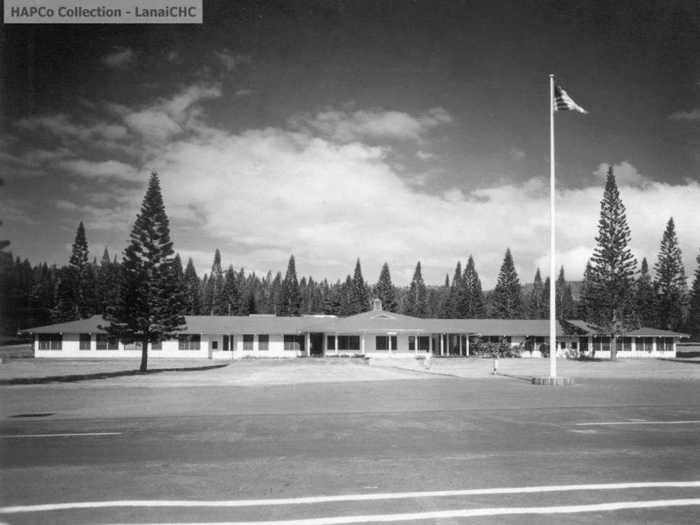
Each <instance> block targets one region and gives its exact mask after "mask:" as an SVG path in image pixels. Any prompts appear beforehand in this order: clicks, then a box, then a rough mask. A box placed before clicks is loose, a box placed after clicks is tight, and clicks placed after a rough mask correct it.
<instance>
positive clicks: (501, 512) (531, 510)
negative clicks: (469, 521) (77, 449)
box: [113, 498, 700, 525]
mask: <svg viewBox="0 0 700 525" xmlns="http://www.w3.org/2000/svg"><path fill="white" fill-rule="evenodd" d="M691 505H700V498H689V499H657V500H650V501H614V502H612V503H594V504H590V505H559V506H554V507H486V508H481V509H456V510H436V511H430V512H411V513H405V514H371V515H365V516H328V517H324V518H305V519H298V520H279V521H227V522H222V521H216V522H191V523H179V522H178V525H345V524H349V523H388V522H392V521H419V520H435V519H447V518H475V517H482V516H513V515H521V514H580V513H582V512H613V511H617V510H626V509H655V508H665V507H687V506H691ZM113 525H137V524H134V523H130V524H113ZM140 525H158V524H156V523H150V524H148V523H142V524H140Z"/></svg>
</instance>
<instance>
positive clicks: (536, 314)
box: [527, 268, 546, 319]
mask: <svg viewBox="0 0 700 525" xmlns="http://www.w3.org/2000/svg"><path fill="white" fill-rule="evenodd" d="M545 311H546V303H545V291H544V283H542V275H540V269H539V268H537V271H535V279H534V282H533V283H532V290H531V291H530V295H529V297H528V301H527V316H528V317H529V318H530V319H545V318H546V313H545Z"/></svg>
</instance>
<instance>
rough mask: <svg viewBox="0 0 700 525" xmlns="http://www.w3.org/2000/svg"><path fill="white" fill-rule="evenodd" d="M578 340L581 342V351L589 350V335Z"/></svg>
mask: <svg viewBox="0 0 700 525" xmlns="http://www.w3.org/2000/svg"><path fill="white" fill-rule="evenodd" d="M578 342H579V343H581V352H588V337H580V338H579V340H578Z"/></svg>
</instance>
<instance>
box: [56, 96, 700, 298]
mask: <svg viewBox="0 0 700 525" xmlns="http://www.w3.org/2000/svg"><path fill="white" fill-rule="evenodd" d="M219 93H220V91H219V90H218V88H217V87H211V86H204V85H202V86H193V87H191V88H188V89H186V90H183V91H182V92H180V93H179V94H177V95H176V96H174V97H172V98H170V99H162V100H158V101H156V102H154V103H153V104H151V105H148V106H146V107H142V108H140V109H133V110H132V109H128V108H126V109H125V108H121V107H120V108H117V109H118V111H117V115H121V117H122V118H124V119H125V121H126V123H127V124H128V126H129V127H130V129H132V130H134V131H138V133H139V134H142V135H143V136H144V137H147V138H148V137H151V138H153V141H152V142H151V143H149V145H148V146H147V148H148V150H149V153H150V157H151V158H152V159H154V160H153V161H152V164H150V165H148V166H147V168H148V170H150V169H155V170H157V171H158V172H159V174H160V177H161V185H162V187H163V195H164V199H165V205H166V209H167V211H168V215H169V216H170V218H171V226H172V228H173V238H174V239H175V240H176V246H175V248H176V249H177V250H178V251H180V252H181V253H183V255H185V256H187V255H188V254H189V255H191V256H192V257H193V258H194V259H195V262H196V263H197V268H198V271H200V273H201V272H202V271H208V267H209V265H210V264H211V256H212V253H213V251H214V248H216V247H219V248H221V249H222V252H223V253H225V254H227V255H226V257H227V261H228V262H230V263H232V264H233V265H234V266H235V267H236V268H240V267H245V268H247V269H249V270H254V271H256V272H257V273H259V274H260V273H264V272H266V270H267V269H272V270H273V271H277V270H284V268H285V266H286V262H287V258H288V256H289V254H290V253H294V254H295V256H296V257H297V264H298V272H299V274H300V275H301V274H303V275H309V274H311V275H313V276H314V277H316V278H324V277H327V278H329V279H330V280H333V281H334V280H335V279H337V278H344V277H345V275H346V274H348V273H350V272H352V269H353V265H354V261H355V259H356V258H357V257H360V258H361V261H362V267H363V271H364V274H365V278H366V279H367V280H369V281H370V282H373V281H374V280H375V279H376V278H377V276H378V274H379V270H380V268H381V265H382V263H383V262H384V261H388V262H389V265H390V267H391V271H392V275H393V276H394V279H395V281H396V282H397V283H398V284H405V283H406V282H407V281H408V280H410V278H411V275H412V273H413V268H414V267H415V263H416V261H417V260H420V261H421V263H422V265H423V269H424V276H425V278H426V281H427V282H428V283H431V284H433V283H434V284H437V283H441V282H442V280H443V279H444V275H445V273H446V272H451V271H452V269H453V268H454V265H455V262H456V261H457V260H461V261H462V262H463V263H464V262H465V261H466V258H467V257H468V255H469V254H473V255H474V257H475V259H476V264H477V269H478V270H479V272H480V274H481V277H482V279H483V282H484V286H485V287H486V288H489V287H491V286H493V284H494V282H495V279H496V276H497V273H498V269H499V267H500V265H501V262H502V260H503V255H504V252H505V249H506V248H507V247H510V248H511V250H512V252H513V256H514V258H515V264H516V268H517V269H518V271H519V273H520V278H521V280H522V281H530V280H531V279H532V276H533V275H534V271H535V267H536V266H540V268H541V269H542V271H543V272H544V273H547V268H548V264H547V251H548V232H549V230H548V228H549V215H548V210H549V208H548V193H547V192H548V187H547V184H546V180H545V179H544V178H541V177H535V178H531V179H529V180H527V181H524V182H520V183H511V184H499V183H493V186H491V187H487V188H472V187H469V186H466V185H465V186H460V187H452V188H449V189H447V190H444V189H443V190H441V191H440V192H437V193H436V192H435V191H432V188H433V186H434V185H432V184H424V185H420V184H419V182H420V181H425V180H426V177H428V176H429V173H412V172H410V171H407V172H406V173H404V172H401V173H399V172H398V171H397V169H396V167H395V166H394V165H393V164H392V159H390V158H389V156H388V155H387V154H386V151H387V150H386V148H385V147H383V146H379V145H370V144H368V143H365V142H362V141H361V139H362V138H363V137H364V138H367V137H369V138H372V139H379V138H381V139H397V138H398V139H408V140H416V139H419V140H421V141H424V142H429V141H428V137H427V131H429V130H430V129H433V128H434V127H435V126H439V125H441V124H443V123H446V122H449V115H448V114H447V112H445V111H444V110H431V111H429V112H425V113H422V114H418V115H411V114H408V113H402V112H377V111H354V112H352V113H348V112H343V111H336V110H333V109H330V110H327V111H326V112H323V113H319V114H317V115H316V116H314V117H311V116H308V115H307V116H306V117H305V118H302V119H301V120H299V118H300V117H299V116H297V117H296V119H292V124H293V126H292V129H285V128H280V127H269V128H264V129H249V130H247V131H244V132H240V133H231V132H228V131H226V130H222V129H217V128H212V127H210V126H208V125H207V124H206V123H205V121H204V118H203V117H202V116H201V115H200V114H199V113H198V111H197V103H198V101H200V100H202V99H205V98H211V97H215V96H218V94H219ZM148 112H152V113H148ZM146 117H148V118H146ZM154 123H155V124H154ZM148 126H151V127H150V128H149V127H148ZM181 131H184V132H181ZM349 138H352V140H347V139H349ZM166 139H167V140H166ZM428 146H430V144H428ZM426 149H428V147H426ZM59 162H60V160H59ZM59 166H61V167H63V168H64V169H70V170H71V172H72V173H74V174H76V175H80V176H84V177H96V178H101V179H105V180H108V181H109V182H110V183H114V184H116V182H115V181H118V180H121V179H126V180H128V181H135V180H145V179H144V177H146V175H147V174H146V173H145V172H144V173H140V172H139V171H138V170H136V169H135V168H134V167H133V166H130V165H128V164H125V163H121V162H118V161H116V160H104V161H102V162H96V161H87V160H80V161H77V160H75V159H74V160H72V161H65V160H64V161H63V162H61V163H60V164H59ZM598 171H599V172H600V169H599V170H598ZM615 173H616V176H617V178H618V182H619V183H620V187H621V196H622V199H623V202H624V203H625V205H626V207H627V217H628V220H629V223H630V227H631V230H632V246H633V248H634V250H635V253H637V254H639V255H640V256H641V255H645V256H647V257H648V259H649V261H650V263H652V264H653V261H654V260H655V258H656V254H657V252H658V245H659V241H660V238H661V234H662V232H663V229H664V226H665V223H666V221H667V220H668V216H667V214H668V215H670V214H671V210H672V213H673V216H674V219H675V221H676V226H677V230H678V235H679V239H680V241H681V247H682V250H683V254H684V257H685V260H686V264H687V265H688V266H687V268H686V269H687V270H688V273H689V274H690V273H691V271H692V269H693V268H694V257H695V255H696V253H697V243H698V237H697V231H698V230H699V229H700V224H699V223H698V218H697V203H698V202H700V184H699V183H698V182H697V181H688V182H686V183H685V184H683V185H676V186H673V185H669V184H662V183H656V182H653V181H652V180H651V179H650V178H648V177H646V176H644V175H641V174H640V173H639V172H638V170H637V169H636V168H635V167H634V166H633V165H632V164H631V163H630V162H629V161H623V162H621V163H619V164H617V165H616V166H615ZM132 186H133V185H132ZM139 192H142V188H141V189H140V190H139ZM602 194H603V184H602V180H598V181H597V183H596V184H595V185H593V186H590V187H585V188H578V189H561V190H560V192H559V193H558V195H557V240H558V242H557V246H558V261H559V263H558V265H559V264H564V265H565V268H566V272H567V278H569V279H571V280H577V279H580V278H581V275H582V273H583V270H584V267H585V263H586V261H587V259H588V257H589V256H590V254H591V253H592V250H593V247H594V242H595V241H594V239H595V236H596V233H597V231H596V227H597V220H598V215H599V210H600V199H601V197H602ZM113 195H115V196H118V197H119V199H118V203H117V201H113V200H111V199H110V193H101V194H98V193H94V194H93V195H92V196H90V195H87V196H86V202H85V203H83V204H81V208H80V211H81V212H82V213H83V214H84V215H85V220H86V223H87V222H89V223H90V227H91V228H92V229H105V230H107V229H109V230H112V231H114V230H115V228H117V227H118V228H123V230H124V231H125V232H126V231H128V229H129V228H130V227H131V222H132V221H133V218H134V216H135V210H136V209H137V207H138V205H139V203H140V196H141V195H142V193H140V195H136V194H135V193H134V192H129V191H126V190H125V191H122V192H121V193H119V192H114V193H113ZM127 197H128V198H129V199H131V200H130V201H128V200H125V199H126V198H127ZM115 198H116V197H115ZM72 201H74V202H78V201H76V199H72ZM125 203H126V204H125ZM93 221H94V224H93Z"/></svg>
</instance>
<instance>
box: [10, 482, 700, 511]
mask: <svg viewBox="0 0 700 525" xmlns="http://www.w3.org/2000/svg"><path fill="white" fill-rule="evenodd" d="M696 487H700V481H644V482H636V483H594V484H588V485H540V486H534V487H502V488H487V489H464V490H438V491H426V492H384V493H375V494H371V493H370V494H343V495H337V496H308V497H297V498H274V499H273V498H270V499H240V500H210V501H206V500H114V501H76V502H68V503H44V504H37V505H15V506H10V507H0V514H18V513H23V512H48V511H55V510H73V509H98V508H114V507H210V508H211V507H214V508H216V507H218V508H226V507H265V506H273V505H305V504H306V505H308V504H316V503H336V502H348V501H380V500H390V499H416V498H438V497H449V496H483V495H497V494H536V493H544V492H573V491H584V490H629V489H643V488H696Z"/></svg>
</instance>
